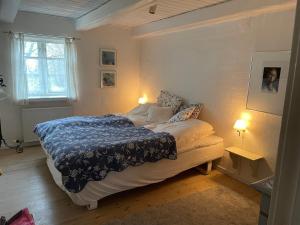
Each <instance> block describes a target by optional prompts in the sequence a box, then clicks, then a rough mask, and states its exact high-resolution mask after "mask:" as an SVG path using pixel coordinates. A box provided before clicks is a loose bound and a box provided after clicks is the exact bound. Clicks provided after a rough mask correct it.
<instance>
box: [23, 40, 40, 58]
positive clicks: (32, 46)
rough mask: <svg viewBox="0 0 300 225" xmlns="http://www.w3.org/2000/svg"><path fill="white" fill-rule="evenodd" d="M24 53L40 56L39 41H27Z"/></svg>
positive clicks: (28, 55) (29, 55)
mask: <svg viewBox="0 0 300 225" xmlns="http://www.w3.org/2000/svg"><path fill="white" fill-rule="evenodd" d="M24 53H25V56H27V57H38V44H37V42H31V41H25V49H24Z"/></svg>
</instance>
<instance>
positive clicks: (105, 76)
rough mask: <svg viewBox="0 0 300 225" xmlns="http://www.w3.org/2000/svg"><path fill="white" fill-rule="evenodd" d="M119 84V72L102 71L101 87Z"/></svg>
mask: <svg viewBox="0 0 300 225" xmlns="http://www.w3.org/2000/svg"><path fill="white" fill-rule="evenodd" d="M116 86H117V72H116V71H101V72H100V87H101V88H114V87H116Z"/></svg>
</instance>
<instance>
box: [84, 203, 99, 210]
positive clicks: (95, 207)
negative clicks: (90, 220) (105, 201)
mask: <svg viewBox="0 0 300 225" xmlns="http://www.w3.org/2000/svg"><path fill="white" fill-rule="evenodd" d="M86 207H87V209H88V210H94V209H97V208H98V201H92V202H90V204H88V205H87V206H86Z"/></svg>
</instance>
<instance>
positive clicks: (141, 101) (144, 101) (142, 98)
mask: <svg viewBox="0 0 300 225" xmlns="http://www.w3.org/2000/svg"><path fill="white" fill-rule="evenodd" d="M138 103H139V104H141V105H143V104H146V103H147V98H146V96H144V97H140V98H139V100H138Z"/></svg>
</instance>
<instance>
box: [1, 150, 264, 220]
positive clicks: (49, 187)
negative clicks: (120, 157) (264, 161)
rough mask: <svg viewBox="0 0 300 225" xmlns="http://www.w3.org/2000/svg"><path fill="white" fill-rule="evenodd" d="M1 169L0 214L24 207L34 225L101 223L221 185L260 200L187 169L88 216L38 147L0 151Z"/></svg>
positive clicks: (226, 181) (223, 179) (234, 184)
mask: <svg viewBox="0 0 300 225" xmlns="http://www.w3.org/2000/svg"><path fill="white" fill-rule="evenodd" d="M0 169H1V170H2V171H3V172H4V175H3V176H0V215H2V216H6V217H10V216H11V215H13V214H14V213H16V212H17V211H18V210H20V209H22V208H24V207H28V208H29V210H30V211H31V213H32V214H33V216H34V218H35V221H36V224H38V225H50V224H80V225H89V224H91V225H92V224H93V225H94V224H102V223H104V222H107V221H109V220H111V219H113V218H122V217H124V216H126V215H128V214H130V213H134V212H138V211H142V210H145V209H146V208H148V207H151V206H153V205H159V204H162V203H165V202H168V201H174V200H176V199H178V198H181V197H183V196H187V195H190V194H192V193H195V192H201V191H205V190H207V189H209V188H215V187H216V186H220V185H222V186H227V187H229V188H231V189H233V190H235V191H236V192H239V193H241V194H243V195H244V196H246V197H248V198H251V199H254V200H255V201H257V202H258V201H259V194H258V193H257V192H256V191H254V190H253V189H251V188H249V187H248V186H246V185H244V184H242V183H240V182H238V181H235V180H233V179H231V178H229V177H227V176H226V175H223V174H221V173H220V172H218V171H213V172H212V173H211V175H209V176H203V175H200V174H199V173H198V172H197V171H195V170H189V171H186V172H184V173H182V174H180V175H178V176H176V177H174V178H171V179H169V180H167V181H165V182H162V183H159V184H154V185H150V186H147V187H143V188H138V189H134V190H131V191H126V192H123V193H119V194H116V195H113V196H110V197H108V198H105V199H103V200H101V201H100V202H99V208H98V209H96V210H93V211H88V210H87V209H86V208H85V207H79V206H75V205H74V204H73V203H72V201H71V200H70V199H69V198H68V197H67V195H66V194H65V193H64V192H63V191H61V190H60V189H59V188H58V187H57V186H56V185H55V183H54V181H53V180H52V177H51V175H50V172H49V171H48V168H47V167H46V164H45V156H44V154H43V152H42V150H41V148H40V147H36V148H28V149H25V152H24V153H22V154H17V153H15V152H13V151H2V152H0Z"/></svg>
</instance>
